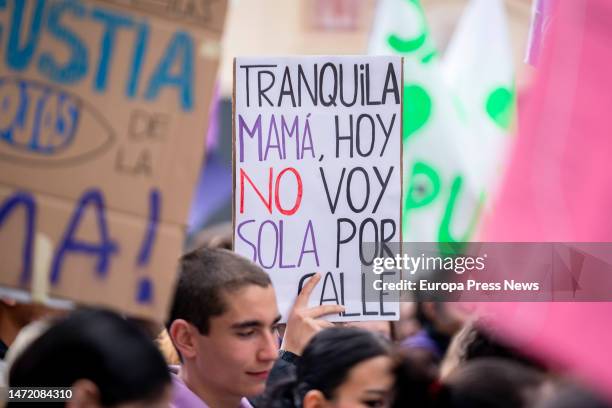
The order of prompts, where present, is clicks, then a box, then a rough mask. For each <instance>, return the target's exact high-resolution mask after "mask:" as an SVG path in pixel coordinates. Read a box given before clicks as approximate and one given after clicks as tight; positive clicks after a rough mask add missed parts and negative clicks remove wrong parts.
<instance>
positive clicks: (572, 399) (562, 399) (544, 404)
mask: <svg viewBox="0 0 612 408" xmlns="http://www.w3.org/2000/svg"><path fill="white" fill-rule="evenodd" d="M543 394H545V395H542V397H541V398H540V399H539V400H538V402H536V403H535V404H533V406H532V407H530V408H612V403H610V402H606V401H604V400H603V399H602V398H601V397H599V396H598V395H596V394H594V393H592V392H591V391H589V390H587V389H585V388H582V387H579V386H578V385H576V384H574V383H571V382H569V381H565V380H563V381H556V382H555V383H554V384H552V385H551V389H550V390H549V392H546V393H543Z"/></svg>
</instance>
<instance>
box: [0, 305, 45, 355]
mask: <svg viewBox="0 0 612 408" xmlns="http://www.w3.org/2000/svg"><path fill="white" fill-rule="evenodd" d="M54 313H55V312H54V311H53V310H51V309H49V308H47V307H46V306H43V305H41V304H35V303H33V304H29V303H19V302H17V301H15V300H14V299H9V298H0V360H2V359H4V357H5V354H6V352H7V350H8V348H9V347H10V346H11V344H12V343H13V341H14V340H15V338H16V337H17V334H19V331H20V330H21V329H22V328H24V327H25V326H27V325H28V324H30V323H31V322H33V321H35V320H37V319H40V318H43V317H45V316H47V315H53V314H54Z"/></svg>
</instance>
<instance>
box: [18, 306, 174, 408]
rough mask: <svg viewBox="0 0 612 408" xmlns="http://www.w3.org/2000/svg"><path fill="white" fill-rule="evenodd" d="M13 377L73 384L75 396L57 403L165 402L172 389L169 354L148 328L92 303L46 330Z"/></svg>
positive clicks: (128, 405)
mask: <svg viewBox="0 0 612 408" xmlns="http://www.w3.org/2000/svg"><path fill="white" fill-rule="evenodd" d="M8 381H9V386H10V387H42V386H45V387H72V399H71V400H70V401H69V402H66V403H58V404H56V405H57V406H64V404H65V406H68V407H75V408H79V407H88V408H96V407H121V408H139V407H143V408H144V407H153V408H154V407H164V406H167V404H168V402H169V400H170V391H171V387H170V385H171V381H170V374H169V373H168V370H167V366H166V364H165V362H164V359H163V357H162V356H161V354H160V353H159V351H158V350H157V348H156V347H155V345H154V344H153V342H152V341H151V340H150V339H149V338H148V337H147V336H146V334H144V333H143V332H142V331H141V330H140V329H139V328H138V327H136V326H135V325H133V324H132V323H130V322H128V321H126V320H125V319H123V318H122V317H121V316H119V315H117V314H116V313H113V312H110V311H106V310H93V309H88V310H79V311H76V312H74V313H72V314H70V315H69V316H68V317H65V318H63V319H60V320H58V321H57V322H56V323H55V324H53V325H52V326H51V327H50V328H49V329H47V330H46V331H44V333H43V334H42V335H40V337H38V338H37V339H36V340H34V341H33V342H32V343H31V344H30V345H29V346H27V347H26V348H25V350H23V352H22V353H21V354H19V355H18V356H17V357H16V359H15V361H14V362H13V363H12V365H11V366H10V371H9V378H8ZM14 404H20V403H14ZM9 406H11V405H10V403H9ZM16 406H20V405H16Z"/></svg>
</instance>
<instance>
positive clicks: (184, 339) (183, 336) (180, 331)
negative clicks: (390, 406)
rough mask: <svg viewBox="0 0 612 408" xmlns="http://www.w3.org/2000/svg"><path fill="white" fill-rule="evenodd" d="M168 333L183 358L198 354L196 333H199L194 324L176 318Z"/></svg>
mask: <svg viewBox="0 0 612 408" xmlns="http://www.w3.org/2000/svg"><path fill="white" fill-rule="evenodd" d="M168 334H169V335H170V338H171V339H172V343H173V344H174V347H176V350H177V351H178V352H179V353H180V355H181V356H182V357H183V358H194V357H195V356H196V354H197V353H196V347H195V346H196V344H195V343H196V335H197V334H199V332H198V329H196V328H195V327H194V326H193V325H192V324H190V323H189V322H187V321H186V320H183V319H176V320H175V321H173V322H172V324H171V325H170V328H169V329H168Z"/></svg>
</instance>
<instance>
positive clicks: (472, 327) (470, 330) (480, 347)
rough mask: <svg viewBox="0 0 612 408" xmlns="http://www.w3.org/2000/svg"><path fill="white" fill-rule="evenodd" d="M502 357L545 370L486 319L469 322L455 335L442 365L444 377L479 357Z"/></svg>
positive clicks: (441, 369) (442, 375)
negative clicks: (501, 334)
mask: <svg viewBox="0 0 612 408" xmlns="http://www.w3.org/2000/svg"><path fill="white" fill-rule="evenodd" d="M486 357H494V358H502V359H507V360H512V361H514V362H517V363H521V364H524V365H527V366H530V367H532V368H535V369H538V370H542V371H544V370H545V369H546V367H544V366H543V365H542V364H540V363H539V362H538V361H536V360H535V359H533V358H531V357H528V356H527V355H525V354H524V353H522V352H521V351H520V350H518V349H516V348H513V347H512V346H509V345H507V344H505V343H504V341H503V339H502V336H500V335H499V334H497V333H496V332H495V330H494V329H493V328H492V327H491V326H490V325H487V324H486V322H485V321H483V320H480V321H473V322H468V323H466V324H465V325H464V327H463V328H462V329H461V330H460V331H459V332H458V333H457V334H456V335H455V337H454V338H453V340H452V342H451V345H450V347H449V349H448V351H447V353H446V356H445V358H444V361H443V362H442V365H441V367H440V376H441V377H442V378H444V377H446V376H447V375H449V374H450V373H451V372H452V371H453V370H455V369H456V368H457V367H459V366H461V365H463V364H465V363H466V362H468V361H472V360H475V359H478V358H486Z"/></svg>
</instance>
